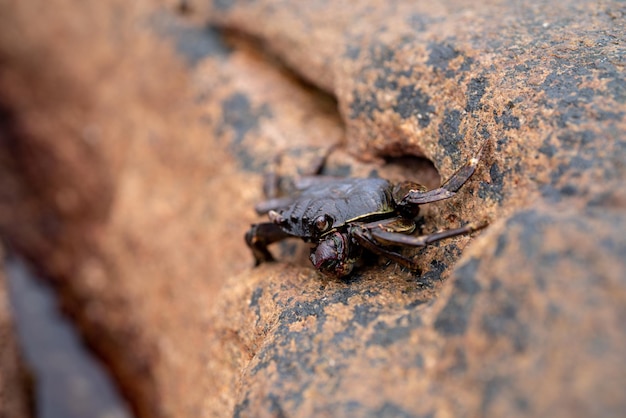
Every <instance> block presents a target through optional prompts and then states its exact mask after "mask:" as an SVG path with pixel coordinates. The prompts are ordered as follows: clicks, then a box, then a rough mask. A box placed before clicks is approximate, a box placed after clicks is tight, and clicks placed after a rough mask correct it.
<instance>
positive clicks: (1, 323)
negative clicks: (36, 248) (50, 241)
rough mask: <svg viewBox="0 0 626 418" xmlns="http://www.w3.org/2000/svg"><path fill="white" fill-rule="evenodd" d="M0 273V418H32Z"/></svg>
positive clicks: (29, 396)
mask: <svg viewBox="0 0 626 418" xmlns="http://www.w3.org/2000/svg"><path fill="white" fill-rule="evenodd" d="M0 254H2V248H1V247H0ZM0 267H2V264H1V263H0ZM2 271H3V269H0V417H7V418H9V417H11V418H27V417H31V416H33V411H32V410H31V407H32V405H31V395H32V393H31V390H32V388H31V385H30V380H29V376H28V373H27V371H26V369H25V368H24V364H23V363H22V357H21V355H20V353H19V350H18V346H17V338H16V336H15V329H14V324H13V318H12V315H11V308H10V306H9V297H8V295H7V288H6V278H5V277H4V274H3V273H2Z"/></svg>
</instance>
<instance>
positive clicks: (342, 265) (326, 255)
mask: <svg viewBox="0 0 626 418" xmlns="http://www.w3.org/2000/svg"><path fill="white" fill-rule="evenodd" d="M349 253H350V248H349V239H348V236H347V235H346V234H342V233H340V232H334V233H332V234H330V235H328V236H327V237H326V238H324V239H323V240H321V241H320V242H319V243H318V244H317V246H316V247H315V248H313V250H311V255H310V257H309V259H310V260H311V263H313V265H314V266H315V268H316V269H318V270H320V271H321V272H323V273H325V274H328V275H331V276H335V277H343V276H347V275H348V274H350V272H351V271H352V268H353V267H354V260H351V259H350V258H349V257H348V256H349Z"/></svg>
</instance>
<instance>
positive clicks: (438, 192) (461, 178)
mask: <svg viewBox="0 0 626 418" xmlns="http://www.w3.org/2000/svg"><path fill="white" fill-rule="evenodd" d="M486 143H487V141H485V142H483V144H482V145H481V146H480V149H479V150H478V153H476V155H474V157H472V158H471V159H470V160H469V161H468V162H467V163H466V164H465V165H463V167H461V168H460V169H459V170H457V172H456V173H454V174H453V175H452V177H450V178H449V179H448V181H446V182H445V183H444V184H442V185H441V187H439V188H438V189H433V190H429V191H427V192H424V191H421V190H410V191H409V192H408V193H407V194H406V196H404V198H403V199H402V201H401V202H400V205H406V204H414V205H422V204H424V203H431V202H437V201H439V200H444V199H449V198H450V197H452V196H454V195H455V194H456V192H457V191H458V190H459V189H460V188H461V186H463V184H465V182H466V181H467V180H469V178H470V177H472V174H474V171H475V170H476V166H477V165H478V161H480V157H481V156H482V153H483V149H484V148H485V144H486Z"/></svg>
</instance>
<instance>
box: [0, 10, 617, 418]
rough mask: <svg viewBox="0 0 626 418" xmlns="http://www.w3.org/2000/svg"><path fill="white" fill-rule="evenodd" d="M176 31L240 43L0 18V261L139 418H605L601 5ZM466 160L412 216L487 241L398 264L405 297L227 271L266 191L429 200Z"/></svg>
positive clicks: (364, 275) (608, 48) (91, 23)
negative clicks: (57, 307)
mask: <svg viewBox="0 0 626 418" xmlns="http://www.w3.org/2000/svg"><path fill="white" fill-rule="evenodd" d="M187 3H188V6H189V8H190V10H196V13H197V15H196V16H195V17H196V18H203V17H206V18H208V19H209V20H211V21H212V22H215V23H218V24H220V25H222V26H223V27H228V28H232V29H236V30H238V31H240V32H245V33H247V34H249V35H252V36H255V37H257V39H256V40H252V41H250V40H249V39H243V40H242V37H241V36H240V35H236V36H228V37H227V39H228V42H226V43H222V41H221V40H220V38H219V37H218V35H217V33H216V32H214V31H206V30H204V29H202V28H201V27H199V26H194V25H190V24H189V25H188V24H183V23H182V22H180V21H177V20H176V19H174V18H172V17H171V16H169V15H168V14H167V13H166V12H164V11H163V10H162V9H158V8H156V7H155V6H154V5H152V4H147V2H146V4H144V2H139V3H135V4H134V5H133V6H128V5H126V3H123V4H122V3H119V4H118V2H116V1H110V2H105V3H98V5H90V4H85V5H82V6H77V5H74V4H71V5H70V4H69V2H66V1H65V0H55V2H54V7H53V6H51V5H49V2H48V3H46V5H47V6H46V7H48V8H50V10H52V11H51V12H50V15H49V16H48V17H47V19H46V20H45V21H44V22H40V21H37V22H38V23H40V24H36V25H35V24H32V23H33V22H34V21H35V19H36V16H38V12H37V11H38V10H39V8H40V7H43V6H42V5H39V4H38V3H37V2H34V3H33V2H28V4H14V2H2V3H0V12H1V14H2V15H3V16H12V17H14V18H13V19H8V20H7V24H6V25H3V27H2V28H1V29H0V60H1V61H2V62H3V65H2V66H1V67H0V97H1V98H2V99H0V109H1V110H2V113H1V115H2V117H1V118H0V120H1V127H0V141H1V143H2V144H3V145H5V146H4V147H2V148H1V149H0V191H1V193H2V194H1V195H0V233H1V234H2V236H3V237H4V238H5V239H7V240H8V241H9V242H10V243H11V244H12V245H13V246H14V247H16V248H17V249H18V250H19V251H20V252H21V253H22V254H24V255H25V256H27V257H28V258H29V259H30V260H31V261H32V262H33V263H34V264H35V265H37V266H38V267H39V268H40V269H41V270H42V271H43V272H44V273H45V274H46V275H47V276H48V277H51V278H52V279H53V280H54V282H55V285H56V286H57V289H58V291H59V295H60V297H61V298H62V300H63V302H64V305H65V308H66V310H67V311H68V312H69V313H70V314H71V315H72V316H73V317H74V318H75V319H76V321H77V323H78V324H79V325H80V327H81V328H82V330H83V332H84V335H85V337H86V339H87V341H88V342H89V343H90V344H91V345H92V346H93V347H94V349H95V350H96V351H97V352H98V353H99V354H100V355H101V356H102V357H103V358H104V359H105V361H106V362H107V363H108V364H109V365H110V366H111V367H112V370H113V372H114V373H115V375H116V376H117V378H118V381H119V382H120V384H121V386H122V388H123V390H124V392H125V394H126V395H127V396H128V397H129V399H130V400H131V401H132V402H133V404H134V407H135V409H136V410H137V412H138V413H139V415H140V416H150V417H154V416H225V415H232V414H233V413H234V414H236V415H240V416H246V415H281V414H282V415H301V416H306V415H315V416H319V415H361V416H380V415H384V416H387V415H388V416H421V415H437V416H503V415H504V416H516V415H520V416H521V415H532V416H537V415H539V416H541V415H554V416H573V415H579V416H584V415H602V416H612V415H615V416H617V413H618V412H619V411H620V410H623V409H624V399H622V397H621V396H620V394H619V393H617V392H616V388H619V387H623V386H624V383H625V382H626V375H625V373H624V370H625V369H624V366H623V364H621V362H617V361H616V359H617V358H618V356H619V355H620V354H621V353H622V352H623V351H624V348H625V347H624V345H625V344H624V332H623V329H622V328H623V327H621V326H620V322H619V321H618V320H619V318H621V317H623V316H624V315H623V312H622V310H623V309H622V308H621V307H622V306H623V297H624V282H623V277H626V274H624V273H626V265H625V264H624V261H623V260H624V259H625V258H624V249H623V248H622V247H623V245H622V243H621V241H620V237H622V236H623V235H624V232H626V231H625V228H626V225H625V224H624V219H623V212H624V211H623V208H624V202H625V200H624V196H623V195H621V194H620V193H619V192H617V191H616V190H618V187H619V185H621V184H622V183H623V181H624V177H625V176H624V165H623V161H625V160H626V156H625V155H624V154H625V150H626V147H624V133H625V132H626V126H625V124H624V114H625V111H626V105H625V104H624V91H626V88H625V87H624V86H625V84H626V83H625V81H624V77H623V71H622V70H623V68H622V67H623V59H622V58H621V57H622V56H623V54H624V45H622V43H620V42H619V39H621V38H620V36H621V35H623V33H624V21H623V19H621V18H620V17H622V15H623V12H624V11H623V8H622V7H621V6H620V4H619V3H618V2H609V3H603V5H602V8H600V9H598V7H599V6H598V5H597V4H596V3H593V2H587V3H585V2H582V3H581V2H565V3H561V4H559V5H558V7H555V6H553V5H550V7H548V5H535V6H533V7H531V6H527V7H526V6H523V5H521V6H520V5H518V4H517V3H515V4H512V3H511V4H508V3H498V4H489V5H488V7H487V6H485V5H480V4H476V5H466V4H464V3H463V4H461V3H458V2H448V3H442V4H439V3H437V4H436V3H432V4H423V5H416V4H415V3H414V2H393V3H389V2H380V3H378V2H375V1H371V2H361V3H359V4H350V5H347V3H345V5H344V3H343V2H334V3H333V2H330V3H329V2H322V3H318V2H273V1H270V0H267V1H222V0H220V1H215V2H213V3H212V8H211V11H210V14H208V15H206V16H205V15H201V14H200V13H201V10H202V8H201V7H200V6H201V5H196V4H195V3H194V2H187ZM205 5H206V3H205ZM590 11H593V12H594V13H590ZM16 34H19V35H16ZM265 48H267V50H269V51H271V52H272V53H275V54H276V55H277V57H278V58H276V57H275V56H270V57H268V56H267V55H266V54H265V52H264V49H265ZM173 49H175V50H176V51H178V54H176V53H174V51H173ZM281 62H284V63H286V64H287V65H288V67H289V68H290V69H291V70H293V71H294V72H295V74H297V75H298V76H301V77H303V78H305V79H307V80H308V81H310V82H312V83H314V84H315V85H316V86H318V87H319V88H321V89H322V90H324V92H322V91H319V90H316V89H315V88H314V87H312V86H310V85H306V84H303V83H302V81H301V80H299V79H298V78H296V77H295V75H294V72H290V71H289V70H287V69H285V68H284V67H283V66H282V64H281ZM42 69H45V71H43V70H42ZM335 98H336V101H337V103H335V101H334V100H335ZM337 108H338V110H337ZM344 127H345V129H344ZM484 140H487V141H488V143H489V145H488V147H487V150H486V154H485V156H484V158H483V160H482V163H481V167H480V168H479V170H478V171H477V173H476V174H475V176H474V178H473V179H472V181H471V182H469V183H468V184H467V185H466V186H465V187H464V188H463V191H462V192H461V193H460V194H459V196H457V197H456V198H455V199H451V200H449V201H447V202H444V203H442V204H437V205H432V207H430V208H426V211H425V214H424V217H425V231H426V232H429V231H433V230H436V229H440V228H447V227H454V226H458V225H459V223H461V222H465V221H469V220H480V219H484V218H489V219H491V220H492V221H493V226H492V227H491V228H490V230H488V231H487V232H486V233H485V234H483V235H481V236H480V238H479V239H477V240H476V241H475V242H474V245H473V246H472V247H471V248H470V249H469V252H468V254H466V255H465V256H464V257H462V258H461V253H462V250H463V248H464V247H465V245H466V244H467V243H468V242H469V241H470V240H471V238H470V237H459V238H456V239H453V240H450V241H447V242H446V243H442V244H441V245H437V246H433V247H430V248H427V249H424V250H420V251H418V252H416V253H414V254H415V256H416V257H419V259H420V261H421V263H422V265H423V269H422V270H423V271H422V274H420V275H417V274H412V273H410V272H406V271H402V270H401V269H400V268H398V267H397V266H395V265H394V264H382V263H381V264H380V265H372V266H369V267H367V268H364V269H362V270H360V271H358V272H357V273H356V274H355V275H354V276H352V277H351V278H350V279H349V280H347V281H335V280H329V279H327V278H324V277H322V276H320V275H319V274H317V273H316V272H315V271H314V270H312V269H311V267H310V265H307V264H302V263H301V262H300V261H298V254H301V251H299V250H294V247H293V246H291V245H290V244H286V245H284V246H281V247H280V248H274V250H276V251H277V252H280V253H281V258H280V259H281V260H283V261H287V263H285V262H280V263H275V264H271V265H263V266H261V267H259V268H257V269H251V268H250V266H251V264H252V257H251V256H250V254H249V251H248V249H247V248H245V244H244V242H243V239H242V235H243V233H244V232H245V230H246V229H247V227H248V225H249V224H250V223H251V222H255V221H256V220H257V219H258V218H257V217H256V216H255V215H254V213H253V210H252V207H253V204H254V203H255V202H257V201H259V200H260V199H261V198H262V193H261V189H262V187H261V183H262V173H263V172H265V171H266V170H267V169H269V168H274V167H277V168H278V170H279V172H280V173H283V174H294V173H296V174H298V173H299V174H303V173H304V174H306V173H309V172H311V170H312V169H311V167H313V166H315V165H316V163H317V162H319V161H320V158H321V156H324V155H325V154H328V153H330V155H329V156H328V159H327V164H326V166H325V168H324V172H325V173H327V174H344V175H346V174H347V175H369V174H371V173H373V172H376V173H378V174H380V175H384V176H389V177H393V178H411V179H414V180H418V181H421V182H423V183H425V184H428V185H429V186H431V187H434V186H436V185H437V183H438V182H439V178H438V176H437V174H436V172H435V170H434V169H433V166H429V165H428V164H424V162H423V161H421V162H420V164H419V165H420V168H419V169H417V168H416V165H417V164H415V163H416V162H417V161H418V160H417V157H422V156H425V157H428V158H429V159H430V160H432V161H433V164H434V167H436V168H437V169H438V170H439V171H440V173H441V177H442V178H444V179H445V178H447V177H448V176H449V175H450V174H451V173H452V172H453V171H454V169H455V168H457V167H458V166H459V165H461V164H462V163H463V162H464V161H465V160H466V159H467V158H469V156H470V155H471V154H472V152H473V151H474V150H475V149H476V148H477V147H478V145H479V144H480V143H481V142H482V141H484ZM279 155H280V156H281V157H280V158H277V156H279ZM407 156H408V157H409V158H406V157H407ZM357 160H358V161H357ZM407 162H408V164H407ZM298 248H301V247H298ZM304 251H305V252H306V250H304ZM290 254H291V255H290ZM459 260H460V261H459ZM457 263H459V264H458V267H456V268H455V266H456V265H457ZM448 278H450V280H445V279H448ZM537 388H540V389H537Z"/></svg>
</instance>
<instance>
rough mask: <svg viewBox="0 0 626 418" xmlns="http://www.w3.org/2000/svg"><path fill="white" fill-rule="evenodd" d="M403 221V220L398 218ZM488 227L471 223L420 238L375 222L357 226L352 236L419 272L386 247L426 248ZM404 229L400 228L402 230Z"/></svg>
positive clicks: (410, 262)
mask: <svg viewBox="0 0 626 418" xmlns="http://www.w3.org/2000/svg"><path fill="white" fill-rule="evenodd" d="M398 219H399V220H401V218H398ZM485 226H487V223H486V222H482V223H470V224H467V225H464V226H462V227H460V228H455V229H449V230H447V231H441V232H435V233H433V234H429V235H422V236H419V237H415V236H411V235H406V233H402V232H396V231H394V230H393V223H392V222H390V223H389V224H388V225H382V224H379V225H376V224H375V223H374V222H372V223H370V224H366V225H359V226H355V227H354V228H353V229H352V230H351V231H350V232H351V236H352V237H353V238H354V239H356V241H357V242H358V243H359V244H360V245H361V246H362V247H364V248H366V249H368V250H369V251H371V252H373V253H375V254H378V255H382V256H384V257H387V258H389V259H390V260H393V261H395V262H396V263H398V264H400V265H403V266H405V267H408V268H410V269H413V270H418V266H417V265H416V264H415V262H414V261H412V260H410V259H408V258H406V257H404V256H403V255H401V254H398V253H397V252H394V251H391V250H388V249H387V248H385V247H384V246H387V245H399V246H407V247H425V246H427V245H429V244H432V243H433V242H436V241H439V240H442V239H445V238H450V237H454V236H457V235H462V234H467V233H470V232H473V231H476V230H479V229H481V228H484V227H485ZM401 229H402V228H400V230H401Z"/></svg>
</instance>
